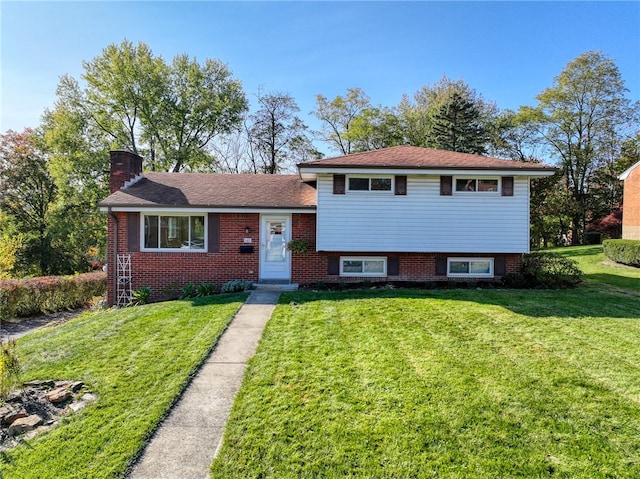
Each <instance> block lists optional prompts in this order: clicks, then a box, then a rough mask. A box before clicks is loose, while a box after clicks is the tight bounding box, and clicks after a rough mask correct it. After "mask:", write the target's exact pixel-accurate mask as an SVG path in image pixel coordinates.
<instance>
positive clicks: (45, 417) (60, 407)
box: [0, 380, 98, 452]
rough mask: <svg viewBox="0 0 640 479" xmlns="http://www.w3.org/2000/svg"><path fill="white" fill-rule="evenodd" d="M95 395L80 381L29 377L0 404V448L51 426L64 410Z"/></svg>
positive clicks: (80, 405)
mask: <svg viewBox="0 0 640 479" xmlns="http://www.w3.org/2000/svg"><path fill="white" fill-rule="evenodd" d="M97 399H98V398H97V396H96V395H95V394H93V393H91V392H89V391H88V390H87V389H86V386H85V384H84V383H83V382H82V381H53V380H46V381H29V382H27V383H24V384H23V389H21V390H17V391H12V392H11V393H10V394H9V395H8V396H7V397H6V398H5V403H4V404H2V405H1V406H0V452H1V451H3V450H7V449H10V448H12V447H15V446H16V445H17V444H19V441H20V440H21V438H22V437H26V438H29V437H33V436H34V435H36V434H38V433H40V432H42V431H44V430H46V429H48V428H50V427H52V426H54V425H55V424H56V423H57V422H58V420H59V418H60V417H61V416H62V415H64V414H69V413H72V412H78V411H80V410H81V409H82V408H84V407H85V406H86V405H87V404H89V403H90V402H92V401H96V400H97Z"/></svg>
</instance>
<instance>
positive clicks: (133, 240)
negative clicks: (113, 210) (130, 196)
mask: <svg viewBox="0 0 640 479" xmlns="http://www.w3.org/2000/svg"><path fill="white" fill-rule="evenodd" d="M127 248H128V250H129V251H132V252H137V251H140V213H129V214H128V215H127Z"/></svg>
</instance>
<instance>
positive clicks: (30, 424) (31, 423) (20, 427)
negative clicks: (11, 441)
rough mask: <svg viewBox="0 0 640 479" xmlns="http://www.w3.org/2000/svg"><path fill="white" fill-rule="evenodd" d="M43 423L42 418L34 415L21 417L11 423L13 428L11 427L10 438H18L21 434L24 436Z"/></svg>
mask: <svg viewBox="0 0 640 479" xmlns="http://www.w3.org/2000/svg"><path fill="white" fill-rule="evenodd" d="M42 423H43V420H42V418H41V417H40V416H38V415H37V414H32V415H31V416H27V417H21V418H18V419H16V420H15V421H13V422H12V423H11V426H9V431H8V434H9V436H17V435H19V434H23V433H25V432H27V431H31V430H33V429H35V428H36V427H37V426H39V425H40V424H42Z"/></svg>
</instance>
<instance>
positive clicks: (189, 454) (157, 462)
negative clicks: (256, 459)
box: [128, 290, 280, 479]
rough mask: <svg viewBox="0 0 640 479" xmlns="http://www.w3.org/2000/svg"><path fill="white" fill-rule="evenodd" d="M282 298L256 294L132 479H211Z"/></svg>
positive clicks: (271, 293)
mask: <svg viewBox="0 0 640 479" xmlns="http://www.w3.org/2000/svg"><path fill="white" fill-rule="evenodd" d="M279 296H280V293H279V292H278V291H260V290H254V291H252V292H251V295H250V296H249V297H248V298H247V301H246V302H245V304H244V305H242V307H241V308H240V310H239V311H238V313H237V314H236V316H235V318H234V319H233V320H232V321H231V323H230V325H229V327H228V328H227V330H226V331H225V333H224V334H223V335H222V338H221V339H220V342H219V343H218V345H217V346H216V348H215V350H214V351H213V353H212V354H211V356H209V358H208V359H207V360H206V361H205V363H204V364H203V365H202V368H201V369H200V370H199V371H198V373H197V375H196V376H195V378H193V381H192V382H191V384H189V386H188V387H187V389H186V391H185V392H184V394H183V396H182V397H181V399H180V401H179V402H178V404H176V406H175V407H174V408H173V409H172V411H171V413H170V414H169V416H168V417H167V418H166V419H165V420H164V422H163V423H162V424H161V425H160V427H159V429H158V430H157V431H156V433H155V435H154V436H153V437H152V438H151V442H150V443H149V444H148V445H147V447H146V449H145V450H144V452H143V455H142V457H141V458H140V460H139V461H138V462H137V464H136V465H135V466H134V468H133V470H132V472H131V474H130V475H129V476H128V477H129V478H130V479H179V478H184V479H205V478H208V477H209V468H210V466H211V463H212V462H213V459H214V457H215V455H216V454H217V450H218V448H219V447H220V444H221V442H222V436H223V433H224V428H225V424H226V422H227V419H228V418H229V414H230V412H231V406H232V405H233V400H234V397H235V395H236V393H237V392H238V389H240V384H241V383H242V379H243V377H244V372H245V369H246V367H247V361H248V360H249V359H250V358H251V357H252V356H253V354H254V353H255V351H256V347H257V345H258V341H259V340H260V337H261V336H262V330H263V329H264V326H265V324H266V323H267V321H268V320H269V318H270V317H271V313H272V312H273V310H274V308H275V304H276V303H277V301H278V297H279Z"/></svg>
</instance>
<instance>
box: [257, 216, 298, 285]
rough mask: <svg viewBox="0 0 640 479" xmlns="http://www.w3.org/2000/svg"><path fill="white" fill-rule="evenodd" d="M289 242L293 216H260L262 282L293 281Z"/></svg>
mask: <svg viewBox="0 0 640 479" xmlns="http://www.w3.org/2000/svg"><path fill="white" fill-rule="evenodd" d="M278 226H280V228H278ZM278 231H280V234H278ZM289 241H291V215H283V214H269V215H267V214H264V215H260V272H259V273H260V275H259V277H260V280H261V281H262V280H265V281H287V282H290V281H291V252H290V251H289V250H288V249H287V244H288V243H289Z"/></svg>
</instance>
